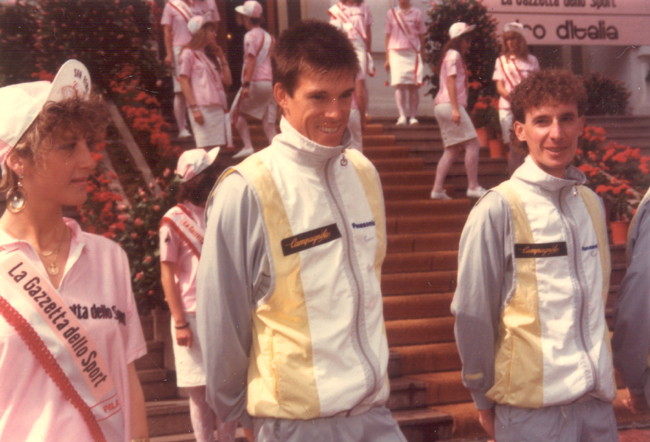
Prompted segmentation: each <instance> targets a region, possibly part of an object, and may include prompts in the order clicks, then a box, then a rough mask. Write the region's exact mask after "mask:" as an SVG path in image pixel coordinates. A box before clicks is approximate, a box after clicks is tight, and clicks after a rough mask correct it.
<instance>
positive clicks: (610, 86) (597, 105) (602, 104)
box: [584, 73, 630, 115]
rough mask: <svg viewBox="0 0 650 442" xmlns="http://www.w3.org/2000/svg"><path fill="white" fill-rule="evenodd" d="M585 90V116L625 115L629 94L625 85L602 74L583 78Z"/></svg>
mask: <svg viewBox="0 0 650 442" xmlns="http://www.w3.org/2000/svg"><path fill="white" fill-rule="evenodd" d="M584 82H585V88H586V89H587V98H588V105H587V115H625V113H626V111H627V106H628V99H629V98H630V93H629V92H628V91H627V89H626V88H625V85H624V84H623V83H622V82H621V81H619V80H617V79H615V78H613V77H606V76H604V75H602V74H598V73H595V74H591V75H590V76H588V77H585V79H584Z"/></svg>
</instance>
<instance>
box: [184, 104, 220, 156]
mask: <svg viewBox="0 0 650 442" xmlns="http://www.w3.org/2000/svg"><path fill="white" fill-rule="evenodd" d="M199 109H201V113H202V114H203V120H205V121H204V122H203V124H199V123H197V122H196V120H195V119H194V115H193V112H192V111H191V110H190V112H189V114H190V124H191V125H192V133H194V141H195V142H196V147H213V146H224V145H225V144H226V126H225V125H226V117H225V115H224V112H223V108H222V107H221V106H219V105H212V106H199Z"/></svg>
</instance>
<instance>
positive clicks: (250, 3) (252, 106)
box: [233, 0, 277, 158]
mask: <svg viewBox="0 0 650 442" xmlns="http://www.w3.org/2000/svg"><path fill="white" fill-rule="evenodd" d="M235 11H237V23H240V22H241V23H240V24H243V25H244V27H245V28H246V31H247V32H246V35H244V67H243V69H242V75H241V78H242V86H241V89H240V91H239V93H238V94H237V97H236V98H235V102H234V103H233V110H235V113H240V114H244V115H248V116H250V117H253V118H257V119H258V120H262V129H264V134H265V135H266V139H267V140H268V141H269V144H270V143H271V141H272V140H273V137H275V135H276V134H277V132H276V130H275V118H276V113H277V105H276V103H275V99H274V98H273V72H272V70H271V47H272V45H273V37H271V34H269V33H268V32H266V31H265V30H264V29H262V27H261V23H262V19H263V18H262V12H263V11H262V5H260V4H259V3H258V2H256V1H255V0H247V1H245V2H244V4H243V5H240V6H237V7H236V8H235ZM234 122H235V127H236V128H237V132H239V135H240V136H241V138H242V141H243V142H244V148H243V149H242V150H240V151H239V152H238V153H237V154H236V155H234V156H233V158H245V157H247V156H248V155H251V154H253V153H255V151H254V150H253V142H252V140H251V134H250V130H249V128H248V123H247V122H246V119H244V118H236V117H235V121H234Z"/></svg>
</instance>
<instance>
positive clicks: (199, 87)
mask: <svg viewBox="0 0 650 442" xmlns="http://www.w3.org/2000/svg"><path fill="white" fill-rule="evenodd" d="M178 64H179V66H180V69H179V72H180V75H184V76H186V77H188V78H189V79H190V84H191V85H192V89H193V90H194V99H195V100H196V104H198V105H199V106H213V105H219V106H224V105H227V104H226V103H222V100H221V97H222V95H221V94H220V93H219V91H220V90H222V89H223V84H222V83H221V80H222V78H221V77H222V75H223V74H222V72H219V71H217V69H216V68H215V66H214V63H212V61H211V60H210V59H208V58H207V57H206V55H205V52H203V51H200V50H196V51H195V50H192V49H183V50H182V51H181V55H180V56H179V57H178Z"/></svg>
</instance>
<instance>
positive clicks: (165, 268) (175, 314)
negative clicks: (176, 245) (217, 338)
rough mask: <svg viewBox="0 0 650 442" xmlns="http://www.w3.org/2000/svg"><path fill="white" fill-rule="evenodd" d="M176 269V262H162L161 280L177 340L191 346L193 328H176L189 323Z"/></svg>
mask: <svg viewBox="0 0 650 442" xmlns="http://www.w3.org/2000/svg"><path fill="white" fill-rule="evenodd" d="M175 270H176V263H175V262H171V261H162V262H161V263H160V280H161V282H162V286H163V291H164V292H165V300H166V301H167V305H169V311H170V312H171V314H172V318H174V325H175V329H174V330H173V333H174V337H175V338H176V342H177V343H178V345H183V346H187V347H191V346H192V341H193V338H194V337H193V336H192V330H190V328H189V327H185V328H180V329H179V328H176V327H183V326H185V325H187V319H185V311H184V310H183V301H182V300H181V295H180V294H179V293H178V286H177V285H176V281H174V272H175Z"/></svg>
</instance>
